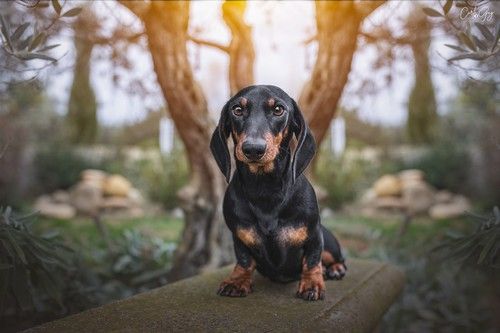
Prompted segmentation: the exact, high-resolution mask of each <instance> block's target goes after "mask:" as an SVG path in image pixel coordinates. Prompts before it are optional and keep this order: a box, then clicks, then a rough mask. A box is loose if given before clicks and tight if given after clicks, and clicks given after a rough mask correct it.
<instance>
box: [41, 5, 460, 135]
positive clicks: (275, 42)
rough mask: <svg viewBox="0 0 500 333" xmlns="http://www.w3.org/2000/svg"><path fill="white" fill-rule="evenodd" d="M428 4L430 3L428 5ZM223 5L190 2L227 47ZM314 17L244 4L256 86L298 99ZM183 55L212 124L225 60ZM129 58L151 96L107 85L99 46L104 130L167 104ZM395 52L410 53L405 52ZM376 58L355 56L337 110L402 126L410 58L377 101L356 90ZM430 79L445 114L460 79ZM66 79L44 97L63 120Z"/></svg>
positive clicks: (380, 15) (142, 60) (68, 47)
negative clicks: (279, 90)
mask: <svg viewBox="0 0 500 333" xmlns="http://www.w3.org/2000/svg"><path fill="white" fill-rule="evenodd" d="M433 4H435V2H431V3H430V5H433ZM220 5H221V1H193V2H192V4H191V17H190V30H191V31H197V33H196V36H197V37H199V38H203V39H207V40H212V41H216V42H219V43H222V44H228V42H229V38H230V35H229V32H228V30H227V27H226V26H225V25H224V23H223V20H222V17H221V10H220ZM95 6H96V9H97V10H96V13H97V15H101V16H102V15H104V16H106V15H109V13H110V12H112V13H113V15H114V16H116V17H118V19H119V20H120V21H123V22H126V23H127V24H130V25H132V26H135V27H138V28H140V22H139V21H138V20H137V19H136V18H135V17H134V16H133V15H132V14H131V13H129V12H128V11H127V10H126V9H124V8H123V7H121V6H120V5H118V4H116V3H115V2H111V1H106V2H98V3H97V4H95ZM410 10H412V7H411V5H410V2H406V1H395V2H389V3H387V4H385V5H384V6H382V7H381V8H379V9H378V10H377V11H376V12H375V13H374V14H373V15H371V16H370V17H369V18H368V19H367V20H366V21H365V25H364V27H363V28H364V29H367V30H369V28H370V25H373V24H378V23H380V22H383V21H386V20H389V22H394V25H395V29H397V28H398V24H400V21H399V20H398V18H399V19H400V18H402V17H405V16H406V15H408V13H409V11H410ZM314 15H315V13H314V3H313V2H309V1H282V2H277V1H268V2H265V1H250V2H249V3H248V9H247V13H246V21H247V23H248V24H250V25H251V26H252V27H253V35H254V43H255V45H254V46H255V50H256V63H255V79H256V84H274V85H277V86H280V87H281V88H283V89H284V90H285V91H286V92H288V93H289V95H290V96H292V97H293V98H298V96H299V94H300V91H301V89H302V86H303V84H304V83H305V82H306V81H307V79H308V77H309V75H310V71H311V69H312V66H313V64H314V59H315V54H316V46H315V44H314V43H311V44H310V45H308V46H305V45H304V43H303V42H304V40H307V39H308V38H309V37H311V36H312V35H313V34H314V32H315V17H314ZM103 21H104V20H103ZM105 21H106V23H105V28H108V29H110V28H111V26H112V25H113V22H114V21H113V20H105ZM110 22H111V23H110ZM106 24H107V26H106ZM63 39H64V40H63V41H62V44H63V47H62V48H63V49H62V50H60V51H59V52H64V53H67V54H66V56H64V57H63V59H61V61H60V66H63V67H64V66H69V65H71V64H72V62H73V59H74V50H73V48H72V41H71V36H69V35H68V36H66V38H64V37H63ZM445 42H446V37H443V36H437V38H435V40H434V41H433V43H432V45H431V49H430V53H431V60H432V61H433V65H436V67H445V65H446V62H445V60H444V59H442V58H441V56H440V55H445V54H446V52H448V50H447V48H446V47H444V49H443V44H444V43H445ZM64 48H65V49H64ZM188 50H189V55H190V61H191V63H192V65H193V68H194V74H195V77H196V78H197V80H198V81H199V82H200V84H201V86H202V88H203V90H204V91H205V95H206V97H207V102H208V106H209V109H210V111H211V113H212V114H213V117H214V119H216V118H217V116H218V114H219V112H220V109H221V107H222V105H223V104H224V103H225V101H226V100H227V99H228V98H229V97H230V96H229V86H228V80H227V75H228V74H227V67H228V57H227V55H226V54H225V53H223V52H221V51H219V50H216V49H213V48H209V47H206V46H197V45H194V44H192V43H190V44H189V45H188ZM129 52H130V59H133V66H134V70H133V77H134V78H139V79H140V80H141V81H142V82H143V83H144V84H145V85H146V86H147V87H148V91H150V92H151V93H150V94H148V96H147V97H144V96H138V95H136V96H133V95H130V94H128V93H127V92H126V91H124V90H123V89H120V88H117V87H116V86H115V85H114V84H113V80H112V72H113V67H112V64H111V63H110V61H109V60H107V59H106V58H107V54H108V53H109V50H107V49H106V48H105V47H97V48H96V49H95V51H94V53H93V59H92V61H93V66H92V73H91V80H92V85H93V87H94V89H95V91H96V96H97V101H98V119H99V121H100V122H101V123H103V124H106V125H116V126H119V125H122V124H129V123H133V122H136V121H139V120H141V119H143V118H144V117H145V115H146V114H147V112H148V111H149V110H154V109H158V108H159V107H161V106H162V105H163V104H164V100H163V96H162V95H161V92H160V91H159V89H158V87H157V84H156V81H155V76H154V72H153V70H152V63H151V58H150V55H149V54H148V52H147V50H144V49H143V48H141V47H138V46H137V47H132V48H131V49H130V50H129ZM400 52H401V53H402V54H404V53H405V52H406V53H407V55H408V54H410V53H408V50H404V49H402V50H401V51H400ZM434 53H439V55H438V56H436V54H434ZM375 55H376V53H375V49H374V48H373V47H364V48H360V49H358V51H357V52H356V54H355V57H354V60H353V66H352V71H351V73H350V76H349V83H348V85H347V87H346V89H345V92H344V95H343V98H342V100H341V103H340V105H341V106H342V107H345V108H347V109H356V110H357V111H358V114H359V115H360V117H361V118H362V119H364V120H366V121H368V122H371V123H375V124H383V125H388V126H395V125H401V124H404V122H405V121H406V113H407V111H406V103H407V100H408V96H409V92H410V89H411V87H412V84H413V63H412V61H411V59H410V60H399V61H396V62H395V63H394V66H393V80H392V84H391V85H390V86H382V88H380V89H379V91H378V92H377V93H376V94H375V95H370V96H366V95H365V94H363V95H360V94H359V92H357V91H356V87H357V86H359V84H360V83H361V82H362V80H363V79H364V78H374V79H375V81H376V82H381V81H382V80H383V73H374V72H373V70H372V66H371V62H372V61H373V60H374V58H375ZM410 55H411V54H410ZM410 58H411V57H410ZM121 73H122V74H123V78H124V80H127V76H129V77H130V78H132V75H130V74H128V73H127V72H124V71H122V72H121ZM432 76H433V81H434V86H435V88H436V97H437V100H438V111H439V112H440V113H444V112H445V111H446V110H445V107H444V105H445V104H446V101H448V100H450V99H451V98H453V96H454V95H455V94H456V90H457V89H456V85H457V83H456V79H457V78H456V76H454V75H451V76H450V75H446V74H443V73H440V72H439V71H437V70H436V71H433V74H432ZM214 78H215V79H214ZM71 79H72V73H71V71H70V70H69V71H65V72H62V73H61V74H60V75H58V76H57V78H55V79H53V80H51V81H50V86H49V93H50V95H51V96H52V98H54V99H55V100H56V102H57V105H58V111H59V112H60V113H63V112H65V108H66V103H67V100H68V97H69V91H70V85H71Z"/></svg>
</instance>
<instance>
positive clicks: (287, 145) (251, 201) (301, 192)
mask: <svg viewBox="0 0 500 333" xmlns="http://www.w3.org/2000/svg"><path fill="white" fill-rule="evenodd" d="M229 135H231V136H232V138H233V141H234V155H235V159H236V171H235V172H234V176H233V177H232V179H231V181H230V182H229V179H230V175H231V158H230V155H229V149H228V146H227V140H228V138H229ZM294 135H295V138H296V148H295V149H294V150H293V151H292V148H291V143H292V137H293V136H294ZM292 145H293V144H292ZM210 148H211V150H212V153H213V155H214V157H215V159H216V161H217V164H218V165H219V167H220V169H221V171H222V172H223V173H224V175H225V176H226V179H227V181H228V182H229V186H228V188H227V191H226V195H225V197H224V204H223V211H224V217H225V219H226V224H227V226H228V227H229V229H230V230H231V232H232V234H233V240H234V250H235V253H236V259H237V264H236V266H235V268H234V270H233V272H232V273H231V275H230V276H229V277H228V278H227V279H226V280H224V281H223V282H222V284H221V285H220V288H219V290H218V294H219V295H222V296H246V295H247V294H248V293H250V292H251V291H252V273H253V271H254V269H257V271H259V272H260V273H261V274H262V275H264V276H266V277H268V278H270V279H271V280H273V281H279V282H289V281H293V280H298V279H300V283H299V288H298V291H297V296H298V297H301V298H303V299H305V300H318V299H322V298H323V297H324V292H325V285H324V282H323V279H324V278H327V279H341V278H342V277H343V276H344V274H345V271H346V266H345V264H344V258H343V257H342V254H341V250H340V246H339V243H338V241H337V239H336V238H335V237H334V236H333V235H332V234H331V233H330V232H329V231H328V230H327V229H325V228H324V227H323V226H322V225H321V223H320V216H319V212H318V203H317V200H316V195H315V193H314V190H313V188H312V186H311V184H310V183H309V181H308V180H307V179H306V177H305V176H304V175H303V174H302V172H303V171H304V169H305V168H306V167H307V165H308V164H309V162H310V161H311V159H312V157H313V156H314V153H315V150H316V144H315V142H314V138H313V136H312V134H311V131H310V129H309V128H308V126H307V125H306V123H305V121H304V118H303V116H302V113H301V111H300V110H299V108H298V106H297V103H295V101H294V100H293V99H292V98H291V97H289V96H288V95H287V94H286V93H285V92H284V91H283V90H281V89H280V88H278V87H275V86H251V87H247V88H245V89H243V90H241V91H240V92H238V93H237V94H236V95H235V96H234V97H232V98H231V99H230V100H229V101H228V102H227V103H226V105H225V106H224V108H223V109H222V112H221V117H220V121H219V124H218V126H217V128H216V129H215V131H214V134H213V136H212V141H211V143H210Z"/></svg>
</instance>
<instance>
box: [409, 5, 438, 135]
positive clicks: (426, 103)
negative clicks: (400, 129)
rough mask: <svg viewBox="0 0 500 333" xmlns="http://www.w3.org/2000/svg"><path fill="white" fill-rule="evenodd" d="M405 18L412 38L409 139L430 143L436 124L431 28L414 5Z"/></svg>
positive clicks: (423, 15) (419, 8) (418, 7)
mask: <svg viewBox="0 0 500 333" xmlns="http://www.w3.org/2000/svg"><path fill="white" fill-rule="evenodd" d="M414 12H415V13H412V14H411V15H410V17H409V18H408V22H407V27H408V31H409V32H410V33H413V34H414V35H416V36H414V38H413V39H412V42H411V43H410V46H411V49H412V52H413V61H414V68H415V83H414V84H413V89H412V90H411V93H410V97H409V100H408V120H407V124H406V128H407V133H408V136H409V138H410V140H411V142H413V143H431V142H432V140H433V138H434V135H435V133H434V132H435V129H436V123H437V121H438V115H437V111H436V108H437V107H436V96H435V94H434V86H433V84H432V77H431V67H430V63H429V46H430V43H431V31H432V26H431V23H430V22H429V20H428V19H427V16H426V15H425V14H423V12H422V8H421V7H420V6H417V7H416V9H415V10H414Z"/></svg>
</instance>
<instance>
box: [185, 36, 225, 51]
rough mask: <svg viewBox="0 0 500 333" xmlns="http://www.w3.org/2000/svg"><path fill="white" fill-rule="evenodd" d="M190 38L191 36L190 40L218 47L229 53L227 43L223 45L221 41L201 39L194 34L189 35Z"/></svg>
mask: <svg viewBox="0 0 500 333" xmlns="http://www.w3.org/2000/svg"><path fill="white" fill-rule="evenodd" d="M188 38H189V40H190V41H192V42H193V43H195V44H199V45H205V46H210V47H214V48H216V49H219V50H220V51H222V52H226V53H229V47H228V46H225V45H222V44H219V43H216V42H212V41H208V40H204V39H200V38H197V37H193V36H189V37H188Z"/></svg>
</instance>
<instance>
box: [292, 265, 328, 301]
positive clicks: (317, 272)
mask: <svg viewBox="0 0 500 333" xmlns="http://www.w3.org/2000/svg"><path fill="white" fill-rule="evenodd" d="M296 295H297V297H299V298H302V299H304V300H306V301H317V300H319V299H324V298H325V283H324V281H323V273H322V269H321V264H320V265H318V266H316V267H313V268H312V269H307V268H305V269H304V270H303V271H302V277H301V279H300V283H299V289H298V290H297V294H296Z"/></svg>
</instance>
